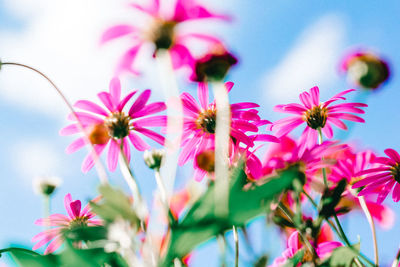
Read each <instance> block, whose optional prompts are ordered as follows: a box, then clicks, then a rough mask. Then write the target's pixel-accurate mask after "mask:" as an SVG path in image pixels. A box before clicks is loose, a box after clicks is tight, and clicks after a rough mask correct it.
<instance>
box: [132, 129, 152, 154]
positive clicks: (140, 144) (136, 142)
mask: <svg viewBox="0 0 400 267" xmlns="http://www.w3.org/2000/svg"><path fill="white" fill-rule="evenodd" d="M128 137H129V140H131V142H132V145H133V146H134V147H135V148H136V149H137V150H139V151H145V150H146V149H150V146H149V145H148V144H146V143H145V142H144V141H143V139H142V138H140V137H139V136H138V135H137V134H135V133H133V132H131V133H130V134H129V136H128Z"/></svg>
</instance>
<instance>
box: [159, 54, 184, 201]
mask: <svg viewBox="0 0 400 267" xmlns="http://www.w3.org/2000/svg"><path fill="white" fill-rule="evenodd" d="M156 59H157V66H158V70H159V76H160V81H161V87H162V89H163V93H164V97H165V103H166V105H167V117H168V118H167V133H166V141H165V148H166V154H167V155H166V157H165V162H164V164H163V167H162V168H161V174H162V177H163V178H164V179H165V183H164V185H165V189H166V190H165V194H166V198H167V200H168V202H169V198H170V196H171V195H172V192H173V189H174V183H175V176H176V169H177V165H178V156H179V148H180V142H181V138H182V131H183V117H182V114H183V106H182V101H181V98H180V95H179V88H178V84H177V81H176V79H175V73H174V70H173V66H172V61H171V55H170V54H169V51H168V50H165V49H160V50H158V51H157V54H156Z"/></svg>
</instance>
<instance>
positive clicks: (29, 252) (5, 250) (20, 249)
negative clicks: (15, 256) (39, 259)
mask: <svg viewBox="0 0 400 267" xmlns="http://www.w3.org/2000/svg"><path fill="white" fill-rule="evenodd" d="M13 250H17V251H21V252H25V253H27V254H31V255H35V256H41V255H40V254H39V253H37V252H35V251H32V250H29V249H25V248H15V247H10V248H4V249H0V255H1V254H2V253H4V252H12V251H13Z"/></svg>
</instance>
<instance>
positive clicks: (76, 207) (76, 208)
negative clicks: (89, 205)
mask: <svg viewBox="0 0 400 267" xmlns="http://www.w3.org/2000/svg"><path fill="white" fill-rule="evenodd" d="M81 205H82V204H81V201H80V200H75V201H72V202H71V204H70V207H71V211H72V213H73V215H74V218H76V217H79V214H80V213H81Z"/></svg>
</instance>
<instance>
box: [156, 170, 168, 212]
mask: <svg viewBox="0 0 400 267" xmlns="http://www.w3.org/2000/svg"><path fill="white" fill-rule="evenodd" d="M154 177H155V178H156V183H157V187H158V190H159V191H160V198H161V202H162V203H163V205H165V206H166V207H167V211H168V209H169V208H168V199H167V189H166V188H165V185H164V182H163V180H162V177H161V173H160V170H159V169H156V170H155V171H154Z"/></svg>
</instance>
